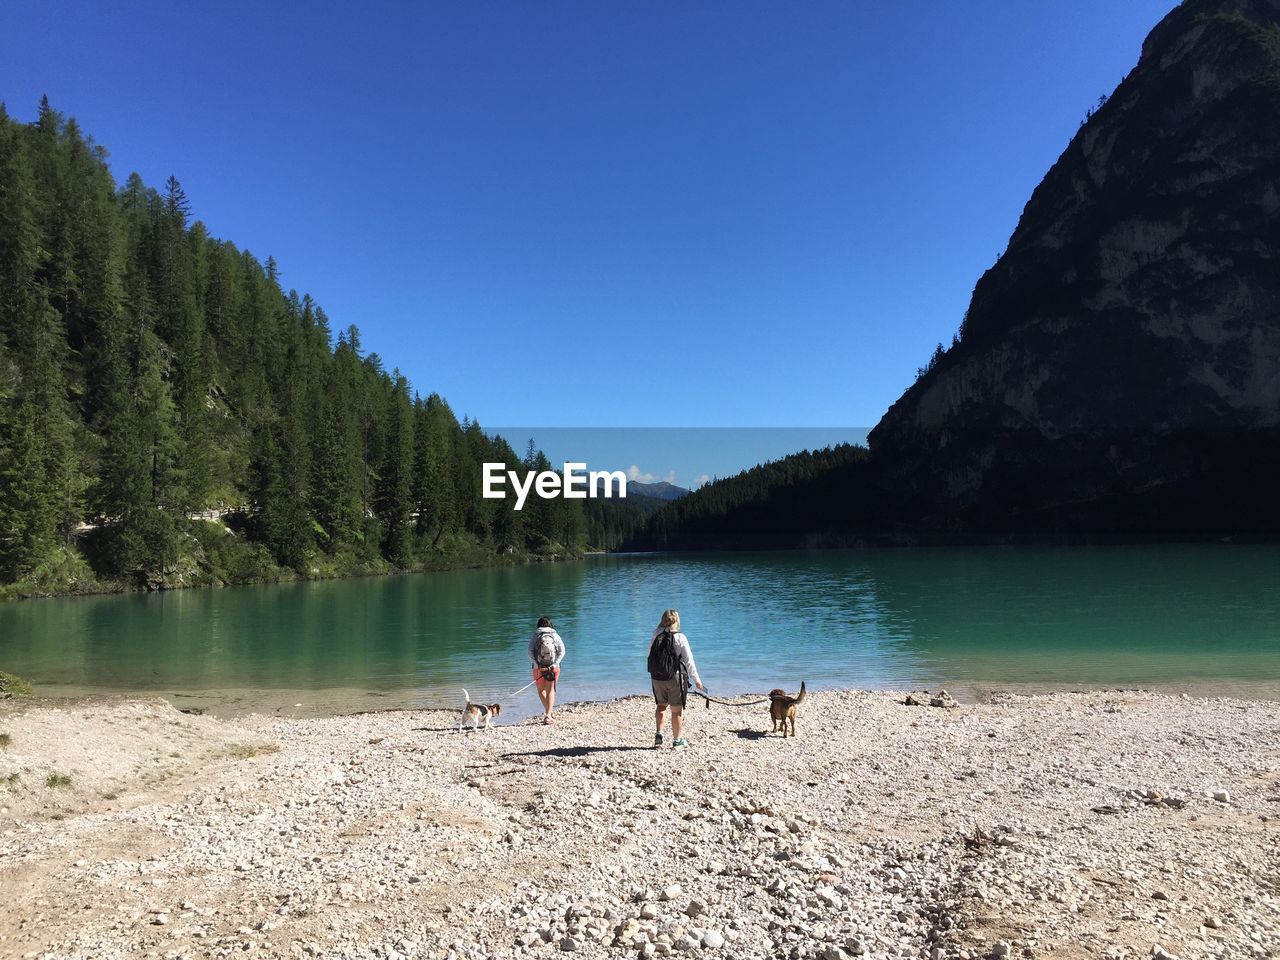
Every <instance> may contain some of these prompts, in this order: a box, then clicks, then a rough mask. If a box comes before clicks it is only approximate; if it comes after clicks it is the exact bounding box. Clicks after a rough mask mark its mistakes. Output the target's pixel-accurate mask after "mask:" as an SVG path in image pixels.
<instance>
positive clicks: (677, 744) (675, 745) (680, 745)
mask: <svg viewBox="0 0 1280 960" xmlns="http://www.w3.org/2000/svg"><path fill="white" fill-rule="evenodd" d="M687 746H689V741H688V740H686V739H685V738H684V737H676V738H675V739H674V740H672V741H671V749H672V750H683V749H684V748H685V747H687Z"/></svg>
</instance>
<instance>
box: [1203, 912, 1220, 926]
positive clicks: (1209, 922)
mask: <svg viewBox="0 0 1280 960" xmlns="http://www.w3.org/2000/svg"><path fill="white" fill-rule="evenodd" d="M1204 925H1205V926H1206V927H1208V928H1209V929H1210V930H1217V929H1218V928H1219V927H1221V926H1222V921H1221V920H1220V919H1218V918H1217V917H1216V916H1214V915H1213V914H1209V916H1207V917H1205V918H1204Z"/></svg>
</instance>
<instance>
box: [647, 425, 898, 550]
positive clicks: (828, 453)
mask: <svg viewBox="0 0 1280 960" xmlns="http://www.w3.org/2000/svg"><path fill="white" fill-rule="evenodd" d="M867 463H868V453H867V448H866V447H860V446H854V445H852V444H847V443H843V444H839V445H837V446H834V447H826V448H824V449H822V450H804V451H801V452H800V453H793V454H791V455H790V456H787V457H783V458H782V459H781V460H773V461H770V462H769V463H764V464H761V465H760V466H757V467H752V468H751V469H749V470H744V471H742V472H741V473H739V474H737V475H736V476H732V477H727V478H725V479H723V480H717V481H715V482H714V483H710V484H707V485H706V486H704V487H700V488H699V489H697V490H695V491H693V492H692V493H689V494H686V495H685V496H683V497H681V498H679V499H678V500H673V501H671V502H670V503H668V504H667V505H666V506H664V507H662V508H661V509H660V510H658V511H657V512H655V513H654V514H653V515H652V516H651V517H650V518H649V521H648V523H647V524H646V525H645V526H644V528H643V529H641V530H638V531H637V532H636V534H635V535H634V536H632V537H630V538H629V539H627V541H626V542H625V543H624V545H623V549H624V550H715V549H730V548H732V549H742V548H749V547H754V548H760V549H768V548H789V547H800V546H822V545H837V544H843V543H846V542H848V540H849V538H851V537H856V536H858V535H860V534H861V532H862V531H864V530H865V529H866V526H867V518H868V511H869V510H871V509H873V507H872V505H871V500H870V498H869V496H868V493H869V492H870V486H869V485H870V482H871V480H870V474H869V472H868V470H867Z"/></svg>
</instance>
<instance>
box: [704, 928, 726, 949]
mask: <svg viewBox="0 0 1280 960" xmlns="http://www.w3.org/2000/svg"><path fill="white" fill-rule="evenodd" d="M702 945H703V946H704V947H707V948H708V949H711V950H719V949H720V948H721V947H723V946H724V934H722V933H721V932H720V931H719V930H708V931H707V932H706V933H704V934H703V935H702Z"/></svg>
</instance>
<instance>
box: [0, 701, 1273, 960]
mask: <svg viewBox="0 0 1280 960" xmlns="http://www.w3.org/2000/svg"><path fill="white" fill-rule="evenodd" d="M903 699H904V698H903V696H902V695H901V694H887V693H868V692H823V693H816V694H815V693H811V694H810V695H809V696H808V697H807V698H806V700H805V701H804V703H803V704H801V706H800V711H799V723H798V729H799V736H798V737H796V738H795V739H785V740H784V739H782V738H781V737H779V736H775V735H771V734H769V733H768V731H769V729H770V723H769V718H768V708H767V706H753V707H750V708H730V707H725V706H718V705H717V706H712V707H711V708H710V709H704V708H703V707H702V706H701V705H696V706H694V705H691V707H690V724H689V727H688V736H689V739H690V742H691V746H690V748H689V749H688V750H685V751H680V752H676V751H673V750H671V749H670V748H669V747H668V748H666V749H662V750H655V749H653V748H652V715H653V714H652V704H651V702H649V701H648V700H644V699H639V698H633V699H628V700H622V701H618V702H614V703H607V704H584V705H574V706H570V707H568V708H566V709H564V710H562V711H559V713H558V718H559V723H557V724H556V725H554V726H551V727H546V726H542V725H541V724H531V723H521V724H510V725H503V726H498V727H496V728H494V729H492V730H490V731H488V732H482V733H478V734H459V733H457V732H455V726H456V723H457V715H456V714H447V713H444V712H441V711H432V712H395V713H379V714H366V715H359V716H348V717H327V718H310V719H284V718H280V717H260V716H253V717H247V718H242V719H238V720H215V719H213V718H210V717H201V716H190V715H185V714H182V713H179V712H178V711H176V710H174V709H173V708H172V707H171V706H169V705H168V704H167V703H165V702H163V701H160V700H145V701H140V700H133V701H96V700H95V701H83V702H76V703H68V704H50V703H45V704H38V703H37V704H27V705H17V704H15V703H8V704H0V734H7V735H8V742H7V744H5V745H3V746H0V957H58V958H61V957H77V958H79V957H84V958H89V957H93V958H104V957H164V958H174V957H233V956H234V957H241V956H251V957H258V956H272V957H303V956H311V957H369V958H374V957H376V958H382V960H395V958H417V957H439V958H455V960H460V958H490V957H499V958H513V957H530V958H537V957H552V956H560V955H562V954H567V953H576V954H581V955H583V956H586V957H604V956H640V957H647V956H655V955H657V956H662V955H668V954H688V955H691V956H697V957H707V958H715V957H724V958H755V957H786V958H800V957H813V958H823V960H835V958H840V957H862V958H872V957H874V958H885V957H929V958H944V957H945V958H962V957H969V958H978V957H1006V956H1008V957H1041V956H1044V957H1055V958H1058V957H1069V958H1070V957H1079V958H1083V957H1095V958H1120V957H1153V956H1154V957H1161V956H1165V955H1168V956H1174V957H1182V958H1193V957H1223V958H1226V957H1232V958H1235V957H1280V840H1278V838H1280V706H1278V705H1277V704H1276V703H1273V702H1268V701H1237V700H1228V699H1200V698H1194V697H1189V696H1168V695H1160V694H1152V693H1140V692H1127V691H1126V692H1119V691H1109V692H1091V693H1078V694H1052V695H1047V696H1038V697H1025V696H1013V695H997V696H994V697H992V698H991V700H990V702H986V703H981V704H965V705H961V706H956V707H950V708H948V707H932V706H928V705H927V704H928V702H929V698H928V697H927V696H926V697H922V698H921V699H923V701H924V702H925V704H926V705H924V706H907V705H904V704H903V702H902V701H903ZM668 740H669V737H668ZM2 742H3V740H0V743H2ZM56 778H65V779H67V780H69V782H63V780H62V779H56Z"/></svg>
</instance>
